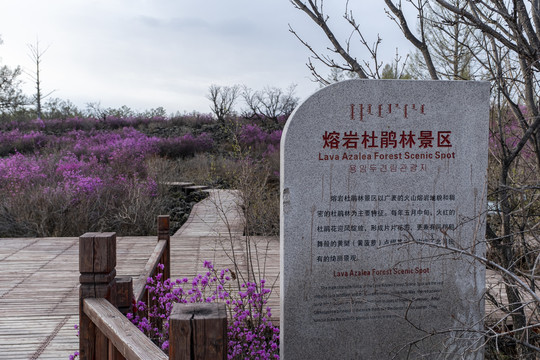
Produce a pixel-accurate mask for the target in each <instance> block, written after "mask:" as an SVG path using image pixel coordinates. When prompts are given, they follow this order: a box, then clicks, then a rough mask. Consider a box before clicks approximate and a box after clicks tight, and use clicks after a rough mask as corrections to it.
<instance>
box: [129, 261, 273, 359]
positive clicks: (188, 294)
mask: <svg viewBox="0 0 540 360" xmlns="http://www.w3.org/2000/svg"><path fill="white" fill-rule="evenodd" d="M159 267H160V269H162V270H163V265H161V264H159ZM204 267H205V268H206V269H207V271H206V273H205V274H204V275H197V276H196V277H195V278H193V279H192V280H191V281H189V280H188V278H183V279H177V280H176V281H171V280H170V279H165V280H163V279H162V274H158V275H156V276H155V277H153V278H148V279H147V285H146V289H147V290H148V292H149V296H150V297H151V299H152V301H154V302H156V304H155V305H152V306H150V307H147V305H146V304H145V303H144V302H139V303H138V304H136V307H135V309H134V310H135V311H134V312H133V313H129V314H128V315H127V316H128V319H130V320H131V321H132V322H133V323H134V324H135V325H136V326H137V327H138V328H139V329H140V330H141V331H142V332H144V333H145V334H146V335H147V336H149V337H150V338H151V339H152V340H153V341H154V342H156V343H157V344H158V345H159V346H160V347H161V348H162V349H163V350H164V351H165V352H166V351H167V350H168V347H169V316H170V314H171V311H172V308H173V304H174V303H196V302H205V303H211V302H224V303H225V304H227V307H228V309H229V312H230V314H231V315H232V318H231V319H229V321H228V326H227V338H228V358H229V359H245V358H254V359H279V328H277V327H276V326H274V325H273V324H272V322H271V320H270V317H271V315H272V314H271V309H270V308H269V307H267V306H266V304H267V299H268V296H269V295H270V292H271V291H270V290H269V289H267V288H265V281H264V280H261V282H260V283H259V284H257V283H250V282H248V283H246V284H243V285H242V286H241V288H240V289H239V291H237V294H234V292H233V291H232V290H231V286H230V284H229V282H230V281H231V276H230V272H229V270H227V269H224V270H221V271H218V270H216V269H215V268H214V266H213V265H212V263H211V262H209V261H205V262H204ZM138 314H148V315H147V316H144V315H143V316H140V315H138Z"/></svg>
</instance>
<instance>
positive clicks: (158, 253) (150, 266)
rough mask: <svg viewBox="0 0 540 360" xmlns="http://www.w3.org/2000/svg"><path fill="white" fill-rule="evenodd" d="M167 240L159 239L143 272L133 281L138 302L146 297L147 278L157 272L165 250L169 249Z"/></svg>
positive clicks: (134, 293)
mask: <svg viewBox="0 0 540 360" xmlns="http://www.w3.org/2000/svg"><path fill="white" fill-rule="evenodd" d="M167 242H168V241H167V240H158V242H157V244H156V247H155V248H154V251H153V252H152V254H151V255H150V258H149V259H148V262H147V263H146V265H145V266H144V269H143V272H142V274H141V275H140V276H139V277H138V278H137V279H136V280H134V281H133V295H134V296H135V300H136V301H137V302H139V301H141V300H142V298H143V297H144V293H145V290H146V279H148V278H149V277H152V276H154V275H155V274H156V269H157V266H158V264H159V263H160V262H161V259H162V258H163V255H164V253H165V251H166V250H167Z"/></svg>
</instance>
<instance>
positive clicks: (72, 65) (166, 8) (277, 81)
mask: <svg viewBox="0 0 540 360" xmlns="http://www.w3.org/2000/svg"><path fill="white" fill-rule="evenodd" d="M351 3H353V2H351ZM354 3H355V6H356V7H357V8H358V9H362V11H360V10H357V12H356V13H355V16H356V19H357V21H358V22H359V23H361V27H362V30H363V31H364V32H365V35H366V36H367V39H368V41H369V42H374V41H375V40H376V36H377V33H379V34H380V35H381V37H382V38H383V43H382V45H381V57H382V59H383V60H384V61H385V62H389V61H391V60H392V57H393V56H394V54H395V51H396V47H399V52H400V54H403V55H405V54H406V53H407V52H408V51H409V50H410V46H409V45H408V43H407V42H406V41H405V40H404V38H403V35H402V34H401V33H400V32H399V30H398V28H397V26H396V25H395V24H394V23H392V22H391V21H390V20H388V18H387V16H386V15H385V12H384V6H383V1H382V0H355V1H354ZM324 4H325V9H326V11H327V12H328V14H329V15H330V16H331V21H332V23H333V24H334V26H336V28H335V29H336V35H337V36H338V38H339V39H340V40H343V39H346V38H347V37H348V36H349V34H350V26H348V25H347V24H346V23H345V22H344V21H343V20H342V19H341V17H342V15H343V13H344V11H345V0H327V1H325V3H324ZM0 9H1V11H0V36H1V38H2V40H3V41H4V43H3V45H0V64H2V65H9V66H16V65H20V66H21V67H22V68H23V69H24V70H26V71H29V72H32V71H33V68H34V65H33V63H32V60H31V59H30V57H29V52H30V51H29V48H28V44H35V43H36V40H37V39H39V45H40V48H41V49H42V50H45V49H47V51H46V52H45V53H44V55H43V58H42V65H41V70H42V71H41V78H42V86H43V89H44V91H45V92H48V91H51V90H55V92H54V93H53V94H52V95H51V96H53V97H58V98H61V99H69V100H71V101H72V102H73V103H75V104H76V105H77V106H79V107H81V108H84V107H85V104H86V103H90V102H100V104H101V106H102V107H104V108H107V107H120V106H121V105H127V106H129V107H130V108H132V109H134V110H140V111H142V110H144V109H149V108H155V107H158V106H163V107H164V108H165V109H166V110H167V112H168V113H172V112H176V111H180V112H181V113H183V112H192V111H199V112H203V113H208V112H209V111H210V108H209V104H210V103H209V100H208V99H206V95H207V93H208V88H209V86H210V85H211V84H217V85H223V86H230V85H234V84H242V85H246V86H248V87H250V88H252V89H255V90H257V89H262V88H263V87H265V86H274V87H281V88H286V87H288V86H289V85H290V84H292V83H294V84H297V86H298V87H297V95H298V96H299V97H300V98H305V97H307V96H309V94H311V93H312V92H314V91H316V90H317V89H318V85H317V84H315V83H313V82H312V81H311V75H310V72H309V70H308V69H307V67H306V65H305V64H306V62H307V59H308V57H309V55H310V53H309V51H308V50H307V49H306V48H305V47H304V46H303V45H302V44H301V43H300V42H299V41H298V40H297V39H296V38H295V37H294V36H293V35H292V34H291V33H290V32H289V24H290V25H291V26H292V27H293V28H294V29H295V30H296V31H297V32H298V33H299V34H300V35H302V36H303V37H305V38H306V39H307V40H309V41H310V43H311V44H312V45H313V46H314V48H316V49H319V50H322V51H324V50H325V49H326V47H327V46H329V43H328V41H327V40H326V38H325V37H324V34H323V33H322V31H321V30H320V29H319V28H318V27H317V26H316V25H315V24H314V23H313V22H312V21H311V20H310V19H309V18H308V17H307V16H306V15H305V14H304V13H302V12H301V11H299V10H297V9H295V8H294V7H293V6H292V5H291V3H290V2H289V1H288V0H46V1H44V0H16V1H15V0H0ZM353 9H354V8H353ZM413 21H414V19H413ZM353 50H354V54H355V55H356V56H357V57H358V58H359V59H360V58H366V59H367V55H366V51H365V50H364V49H363V48H362V47H361V46H360V45H357V46H356V48H354V49H353ZM321 72H324V73H326V72H327V70H326V69H324V68H323V67H321ZM23 80H24V81H25V85H24V89H25V92H26V93H28V94H30V93H32V92H33V91H34V90H33V84H32V83H31V80H30V77H29V76H27V75H25V76H23Z"/></svg>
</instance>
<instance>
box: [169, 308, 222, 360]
mask: <svg viewBox="0 0 540 360" xmlns="http://www.w3.org/2000/svg"><path fill="white" fill-rule="evenodd" d="M226 358H227V310H226V308H225V304H207V303H195V304H174V306H173V309H172V312H171V315H170V317H169V359H170V360H190V359H197V360H211V359H212V360H215V359H226Z"/></svg>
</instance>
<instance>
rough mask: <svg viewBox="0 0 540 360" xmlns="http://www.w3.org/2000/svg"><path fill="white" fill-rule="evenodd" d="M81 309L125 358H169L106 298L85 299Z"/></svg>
mask: <svg viewBox="0 0 540 360" xmlns="http://www.w3.org/2000/svg"><path fill="white" fill-rule="evenodd" d="M83 309H84V313H85V314H86V315H87V316H88V318H90V319H91V320H92V322H93V323H94V324H95V325H96V327H97V328H98V329H99V330H100V331H101V332H103V334H104V335H105V336H106V337H107V338H108V339H109V341H111V342H112V343H113V345H114V347H115V348H116V349H118V351H119V352H120V353H121V354H122V356H124V357H125V358H126V359H130V360H153V359H155V360H160V359H161V360H166V359H168V358H169V357H168V356H167V355H165V354H164V353H163V352H162V351H161V349H160V348H159V347H157V346H156V345H155V344H154V343H153V342H152V341H151V340H150V339H149V338H148V337H146V336H145V335H144V334H143V333H142V332H141V331H140V330H139V329H137V327H136V326H135V325H133V324H132V323H131V322H130V321H129V320H128V319H126V317H125V316H123V315H122V313H121V312H120V311H118V309H116V308H115V307H114V306H113V305H111V304H110V303H109V302H108V301H107V300H105V299H85V300H84V305H83Z"/></svg>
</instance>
